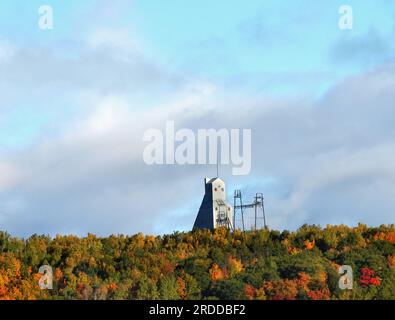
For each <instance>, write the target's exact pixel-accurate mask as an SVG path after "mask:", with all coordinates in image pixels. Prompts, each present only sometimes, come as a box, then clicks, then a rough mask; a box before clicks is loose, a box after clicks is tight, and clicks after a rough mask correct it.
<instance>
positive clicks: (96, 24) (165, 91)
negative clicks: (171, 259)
mask: <svg viewBox="0 0 395 320" xmlns="http://www.w3.org/2000/svg"><path fill="white" fill-rule="evenodd" d="M42 5H49V6H51V8H52V10H53V29H51V30H42V29H40V28H39V24H38V22H39V19H40V17H41V15H40V14H39V11H38V10H39V8H40V6H42ZM342 5H349V6H351V8H352V10H353V11H352V12H353V26H352V29H347V30H342V29H340V28H339V25H338V24H339V19H340V17H341V14H339V7H340V6H342ZM394 37H395V2H393V1H390V0H380V1H378V0H375V1H373V0H364V1H362V0H359V1H357V0H354V1H351V0H350V1H345V0H342V1H334V0H323V1H312V0H311V1H310V0H295V1H292V2H289V1H269V0H267V1H259V0H251V1H247V2H246V1H237V0H228V1H222V0H220V1H214V2H213V1H208V0H199V1H195V0H192V1H188V3H187V2H185V1H181V0H170V1H166V3H165V2H159V1H154V0H144V1H137V0H136V1H132V0H130V1H126V0H114V1H111V2H109V1H104V0H86V1H83V2H82V1H78V0H69V1H62V2H60V1H55V0H48V1H46V2H43V1H41V0H32V1H29V2H28V3H26V1H22V0H12V1H11V0H4V1H1V4H0V229H1V230H7V231H8V232H10V233H12V234H13V235H16V236H24V237H26V236H29V235H31V234H34V233H37V234H49V235H55V234H77V235H84V234H87V233H88V232H89V233H96V234H98V235H103V236H105V235H110V234H120V233H123V234H134V233H138V232H143V233H150V234H164V233H171V232H174V231H177V230H178V231H186V230H190V229H191V228H192V226H193V223H194V220H195V217H196V214H197V211H198V208H199V205H200V202H201V200H202V197H203V193H204V185H203V179H204V177H207V176H208V177H212V176H215V175H216V168H215V166H213V165H162V166H161V165H153V166H149V165H147V164H145V163H144V161H143V156H142V155H143V150H144V148H145V146H146V143H145V142H144V141H143V135H144V132H146V130H149V129H151V128H160V129H163V128H164V127H165V124H166V121H169V120H171V121H174V122H175V125H176V127H177V128H190V129H192V130H197V129H199V128H215V129H220V128H229V129H230V128H238V129H245V128H246V129H251V132H252V169H251V172H250V174H248V175H245V176H233V175H232V174H231V166H221V168H220V176H221V177H222V178H223V179H224V180H225V181H226V184H227V194H228V200H229V201H230V202H231V203H232V202H233V199H232V195H233V190H235V189H241V190H242V191H243V195H244V197H245V201H249V200H250V199H251V200H252V196H253V195H254V194H255V193H256V192H262V193H264V195H265V204H266V207H265V209H266V214H267V219H268V224H269V226H270V227H271V228H274V229H280V230H283V229H291V230H293V229H296V228H298V227H300V226H301V225H303V224H305V223H309V224H320V225H322V226H325V225H326V224H341V223H344V224H348V225H356V224H358V223H359V222H361V223H366V224H369V225H380V224H388V223H395V213H394V212H393V210H394V208H395V162H394V161H392V159H393V158H394V157H395V139H394V138H395V126H394V125H393V119H395V109H394V101H395V44H394V41H393V39H394Z"/></svg>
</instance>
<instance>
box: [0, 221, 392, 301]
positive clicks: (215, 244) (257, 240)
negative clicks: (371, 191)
mask: <svg viewBox="0 0 395 320" xmlns="http://www.w3.org/2000/svg"><path fill="white" fill-rule="evenodd" d="M42 265H49V266H51V267H52V270H53V289H52V290H41V289H40V287H39V285H38V283H39V280H40V278H41V277H42V276H43V275H42V274H40V273H39V268H40V266H42ZM342 265H349V266H351V267H352V269H353V278H354V280H353V289H352V290H341V289H340V288H339V285H338V282H339V277H340V275H339V272H338V269H339V267H340V266H342ZM0 299H1V300H31V299H92V300H104V299H249V300H254V299H259V300H265V299H266V300H297V299H304V300H327V299H395V228H394V226H393V225H387V226H380V227H376V228H370V227H367V226H365V225H362V224H360V225H358V226H357V227H354V228H350V227H347V226H342V225H341V226H327V227H326V228H321V227H319V226H314V225H313V226H309V225H305V226H302V227H301V228H299V229H298V230H297V231H295V232H289V231H282V232H280V231H275V230H271V231H269V230H261V231H251V232H246V233H243V232H240V231H238V230H237V231H235V232H230V231H228V230H226V229H217V230H215V231H208V230H197V231H194V232H186V233H178V232H177V233H174V234H171V235H164V236H151V235H148V236H145V235H143V234H137V235H133V236H124V235H112V236H110V237H104V238H101V237H97V236H95V235H92V234H88V235H87V236H86V237H82V238H80V237H76V236H56V237H55V238H51V237H48V236H38V235H34V236H32V237H30V238H29V239H19V238H14V237H11V236H10V235H9V234H7V233H4V232H0Z"/></svg>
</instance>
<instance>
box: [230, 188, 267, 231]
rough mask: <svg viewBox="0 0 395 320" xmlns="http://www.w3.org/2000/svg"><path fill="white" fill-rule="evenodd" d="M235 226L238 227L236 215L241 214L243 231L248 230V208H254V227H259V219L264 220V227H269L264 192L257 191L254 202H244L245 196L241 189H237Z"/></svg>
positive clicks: (234, 198) (235, 196)
mask: <svg viewBox="0 0 395 320" xmlns="http://www.w3.org/2000/svg"><path fill="white" fill-rule="evenodd" d="M233 202H234V204H233V210H234V212H233V228H234V229H236V216H237V215H240V217H241V222H242V225H241V229H242V230H243V232H244V231H245V230H246V228H245V218H246V211H247V209H253V210H254V224H253V227H252V228H253V229H254V230H257V229H258V220H260V219H262V220H263V229H267V228H268V226H267V224H266V214H265V202H264V198H263V194H262V193H256V194H255V197H254V201H253V202H252V203H247V204H243V196H242V193H241V190H235V191H234V195H233Z"/></svg>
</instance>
